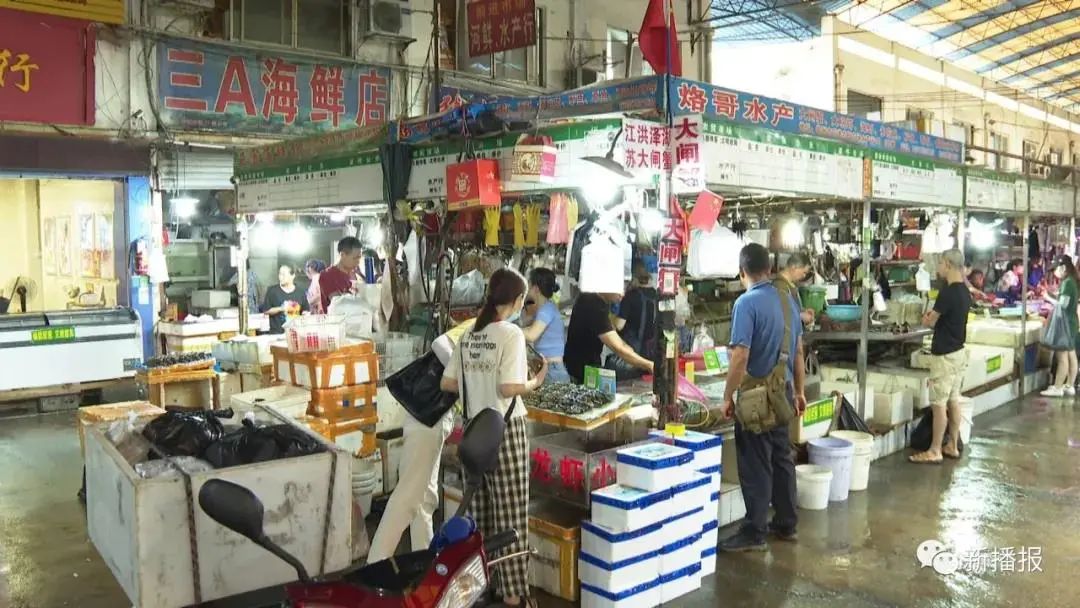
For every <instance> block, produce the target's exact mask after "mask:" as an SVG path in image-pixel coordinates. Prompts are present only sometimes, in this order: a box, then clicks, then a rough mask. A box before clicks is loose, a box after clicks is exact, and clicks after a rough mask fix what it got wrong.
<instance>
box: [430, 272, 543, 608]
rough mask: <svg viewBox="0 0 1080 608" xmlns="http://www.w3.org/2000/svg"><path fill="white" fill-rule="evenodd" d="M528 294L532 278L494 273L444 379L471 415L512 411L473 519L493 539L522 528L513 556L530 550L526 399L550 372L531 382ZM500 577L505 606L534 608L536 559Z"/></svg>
mask: <svg viewBox="0 0 1080 608" xmlns="http://www.w3.org/2000/svg"><path fill="white" fill-rule="evenodd" d="M526 290H527V286H526V284H525V278H524V277H522V276H521V275H520V274H518V273H517V272H515V271H513V270H510V269H507V268H501V269H499V270H496V271H495V273H494V274H492V275H491V279H490V280H489V281H488V287H487V294H486V296H485V298H484V305H483V307H482V308H481V309H480V314H479V315H478V316H477V317H476V323H475V324H474V325H473V328H472V331H469V332H466V333H465V334H464V335H462V336H461V339H460V340H459V341H458V345H457V348H455V349H454V354H453V355H452V356H451V357H450V361H449V364H448V365H447V366H446V371H445V372H444V373H443V377H442V382H441V387H442V389H443V390H444V391H446V392H448V393H457V394H459V395H461V403H462V408H463V409H464V414H465V416H466V418H472V417H474V416H476V415H477V414H478V413H479V412H480V411H481V410H483V409H484V408H492V409H495V410H496V411H498V412H499V413H500V414H502V415H503V416H505V415H506V413H507V412H508V411H509V412H510V421H509V424H508V425H507V428H506V435H505V437H504V439H503V442H502V445H501V446H500V447H499V459H498V462H499V464H498V468H497V469H496V470H495V471H494V472H493V473H490V474H488V475H486V476H485V483H484V484H483V485H482V486H481V489H480V491H479V492H478V493H477V494H476V496H475V497H474V500H473V503H472V514H473V517H474V518H475V519H476V523H477V525H478V526H479V527H480V531H481V533H482V534H483V535H484V536H485V537H488V538H490V537H491V536H494V535H495V534H496V533H497V532H502V531H504V530H511V529H513V530H517V533H518V539H519V540H518V541H517V542H515V543H514V544H513V545H511V546H510V547H508V548H507V549H506V553H507V554H510V553H519V552H526V551H528V538H529V517H528V510H529V466H530V465H529V439H528V432H527V426H526V412H525V405H524V404H523V403H521V399H520V397H521V396H522V395H525V394H528V393H531V392H532V391H534V390H536V388H537V387H538V386H540V385H541V384H543V382H544V376H545V375H546V374H547V370H548V364H547V362H546V361H545V362H544V364H543V366H542V367H541V369H540V372H539V373H538V374H537V375H536V377H534V378H532V379H531V380H530V379H529V377H528V363H527V360H526V349H525V334H524V333H523V332H522V331H521V328H520V327H518V326H517V325H515V324H514V321H516V320H517V319H518V317H519V316H520V315H521V309H522V307H523V306H524V305H525V292H526ZM489 557H491V556H489ZM499 574H500V576H499V578H498V585H497V590H498V592H499V594H500V596H501V597H502V601H503V602H504V603H505V604H506V605H508V606H522V605H530V601H529V597H528V595H529V558H528V555H527V554H526V555H523V556H521V557H515V558H513V559H509V560H507V561H505V562H503V564H502V565H501V566H500V568H499Z"/></svg>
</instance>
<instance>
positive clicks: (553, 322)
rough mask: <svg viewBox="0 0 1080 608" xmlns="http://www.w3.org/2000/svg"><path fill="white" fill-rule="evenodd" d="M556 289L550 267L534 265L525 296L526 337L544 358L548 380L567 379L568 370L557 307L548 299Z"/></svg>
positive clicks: (557, 285)
mask: <svg viewBox="0 0 1080 608" xmlns="http://www.w3.org/2000/svg"><path fill="white" fill-rule="evenodd" d="M558 291H559V283H558V281H557V280H556V278H555V273H554V272H552V271H551V270H550V269H548V268H536V269H534V270H533V271H532V272H530V273H529V292H528V294H526V300H525V302H526V306H527V307H528V309H527V310H528V312H529V318H528V319H526V320H525V340H526V341H527V342H528V343H529V344H532V345H533V348H535V349H536V352H538V353H540V356H542V357H543V358H544V360H545V361H547V363H548V373H547V382H548V383H549V384H556V383H560V382H569V381H570V374H568V373H567V372H566V366H565V365H563V348H564V347H565V346H566V329H565V327H564V325H563V320H562V315H561V314H559V307H558V306H556V305H555V303H554V302H552V301H551V297H552V296H554V295H555V294H556V293H558Z"/></svg>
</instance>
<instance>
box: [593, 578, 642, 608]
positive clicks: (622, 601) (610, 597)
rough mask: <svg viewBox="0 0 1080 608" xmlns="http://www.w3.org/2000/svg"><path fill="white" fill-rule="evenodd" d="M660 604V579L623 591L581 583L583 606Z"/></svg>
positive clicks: (630, 607) (611, 607) (609, 607)
mask: <svg viewBox="0 0 1080 608" xmlns="http://www.w3.org/2000/svg"><path fill="white" fill-rule="evenodd" d="M659 605H660V579H655V580H652V581H649V582H648V583H645V584H642V585H639V586H637V587H635V588H633V589H628V590H626V591H623V592H622V593H609V592H607V591H604V590H603V589H599V588H597V587H593V586H592V585H586V584H582V585H581V608H656V607H657V606H659Z"/></svg>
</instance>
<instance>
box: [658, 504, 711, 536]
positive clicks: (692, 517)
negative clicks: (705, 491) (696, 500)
mask: <svg viewBox="0 0 1080 608" xmlns="http://www.w3.org/2000/svg"><path fill="white" fill-rule="evenodd" d="M684 508H685V507H684V506H683V505H680V504H679V503H676V502H674V501H673V502H672V506H671V510H672V512H674V511H678V510H682V513H679V514H678V515H672V516H671V517H669V518H667V519H666V520H664V539H665V540H666V541H667V542H665V544H667V543H670V542H672V541H673V540H675V539H680V538H686V537H687V536H689V535H690V534H693V533H695V532H700V531H701V525H702V524H701V519H702V513H704V511H705V508H704V506H701V507H696V508H691V509H690V510H689V511H686V510H683V509H684Z"/></svg>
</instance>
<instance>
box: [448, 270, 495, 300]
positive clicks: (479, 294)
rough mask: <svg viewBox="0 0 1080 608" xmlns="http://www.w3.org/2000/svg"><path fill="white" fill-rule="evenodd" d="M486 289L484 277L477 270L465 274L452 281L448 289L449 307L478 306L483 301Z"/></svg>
mask: <svg viewBox="0 0 1080 608" xmlns="http://www.w3.org/2000/svg"><path fill="white" fill-rule="evenodd" d="M486 288H487V284H486V281H484V275H483V274H482V273H481V272H480V271H479V270H472V271H469V272H466V273H465V274H463V275H461V276H460V277H458V278H456V279H454V283H453V285H451V287H450V305H451V306H479V305H480V303H481V302H483V301H484V290H485V289H486Z"/></svg>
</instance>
